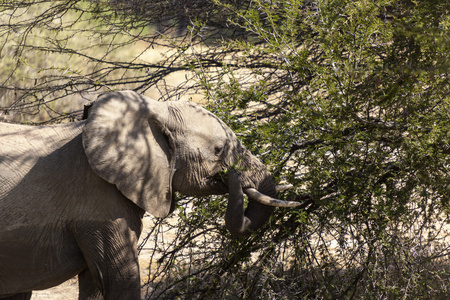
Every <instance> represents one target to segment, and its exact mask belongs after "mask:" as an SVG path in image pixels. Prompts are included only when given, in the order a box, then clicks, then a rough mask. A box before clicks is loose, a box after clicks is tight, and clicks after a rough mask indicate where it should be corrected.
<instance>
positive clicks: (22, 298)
mask: <svg viewBox="0 0 450 300" xmlns="http://www.w3.org/2000/svg"><path fill="white" fill-rule="evenodd" d="M30 299H31V291H30V292H26V293H20V294H15V295H13V296H8V297H6V298H0V300H30Z"/></svg>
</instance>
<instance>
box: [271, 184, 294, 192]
mask: <svg viewBox="0 0 450 300" xmlns="http://www.w3.org/2000/svg"><path fill="white" fill-rule="evenodd" d="M293 187H294V186H293V185H292V184H285V185H277V186H275V191H277V192H284V191H287V190H290V189H292V188H293Z"/></svg>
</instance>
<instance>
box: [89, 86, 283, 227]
mask: <svg viewBox="0 0 450 300" xmlns="http://www.w3.org/2000/svg"><path fill="white" fill-rule="evenodd" d="M83 146H84V149H85V153H86V156H87V158H88V161H89V164H90V165H91V167H92V169H93V170H94V172H95V173H97V175H99V176H100V177H102V178H103V179H105V180H106V181H108V182H110V183H112V184H115V185H116V186H117V188H118V189H119V190H120V191H121V192H122V194H124V195H125V196H126V197H127V198H129V199H130V200H132V201H133V202H134V203H136V204H137V205H138V206H139V207H141V208H142V209H144V210H146V211H148V212H149V213H151V214H153V215H154V216H157V217H165V216H167V215H168V214H169V212H171V210H172V209H173V207H174V205H173V192H181V193H183V194H185V195H196V196H201V195H213V194H216V195H218V194H225V193H227V192H228V193H229V195H230V196H229V202H228V207H227V213H226V217H225V220H226V225H227V228H228V229H229V230H230V232H231V233H232V234H234V235H245V234H247V233H248V232H249V231H250V230H254V229H257V228H259V227H261V226H262V225H263V224H264V223H265V222H266V221H267V220H268V218H269V216H270V214H271V213H272V211H273V207H272V206H268V205H266V204H270V203H271V202H276V200H275V199H272V198H267V197H266V196H264V195H267V196H270V197H274V196H275V193H276V187H275V184H274V182H273V178H272V176H271V175H270V174H269V172H268V171H267V169H266V168H265V166H264V165H263V164H262V163H261V162H260V161H259V160H258V159H257V158H256V157H255V156H253V155H252V154H251V153H250V152H249V151H248V150H247V149H245V147H244V146H242V145H241V143H240V142H239V140H238V139H237V138H236V136H235V134H234V133H233V131H232V130H231V129H230V128H229V127H228V126H226V125H225V124H224V123H223V122H222V121H221V120H219V119H218V118H217V117H215V116H214V115H213V114H211V113H209V112H208V111H206V110H204V109H203V108H201V107H200V106H198V105H196V104H193V103H190V102H158V101H154V100H152V99H150V98H147V97H145V96H142V95H139V94H137V93H135V92H132V91H123V92H114V93H107V94H103V95H101V96H100V97H99V99H98V100H97V101H96V102H95V103H94V105H93V107H92V108H91V109H90V111H89V117H88V119H87V121H86V125H85V128H84V131H83ZM243 191H245V192H247V193H248V195H249V199H250V201H249V205H248V208H247V210H246V211H245V212H244V207H243ZM258 191H259V192H260V193H262V194H264V195H262V194H259V193H258ZM255 195H256V196H255ZM264 198H267V199H268V200H267V199H266V200H267V201H266V203H265V204H261V203H260V202H257V201H256V200H257V199H264Z"/></svg>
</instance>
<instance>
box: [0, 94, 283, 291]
mask: <svg viewBox="0 0 450 300" xmlns="http://www.w3.org/2000/svg"><path fill="white" fill-rule="evenodd" d="M230 167H234V169H233V168H231V171H230V172H229V173H228V175H224V174H223V172H222V173H221V174H218V173H219V172H221V171H224V170H227V169H230ZM235 169H236V170H237V171H235ZM239 170H241V171H239ZM0 182H1V185H0V298H2V297H9V298H8V299H29V297H30V296H31V290H39V289H46V288H50V287H52V286H55V285H57V284H60V283H62V282H63V281H65V280H67V279H69V278H71V277H73V276H74V275H77V274H79V289H80V293H79V299H140V280H139V266H138V257H137V249H136V244H137V241H138V238H139V234H140V232H141V227H142V223H141V218H142V216H143V214H144V211H148V212H149V213H151V214H153V215H154V216H156V217H165V216H167V215H168V214H169V213H170V212H171V211H172V210H173V208H174V198H173V192H175V191H177V192H181V193H183V194H185V195H196V196H201V195H212V194H215V195H219V194H225V193H229V200H228V206H227V212H226V216H225V220H226V226H227V228H228V229H229V231H230V232H231V233H232V234H233V235H236V236H243V235H246V234H248V233H249V232H250V231H252V230H255V229H257V228H259V227H261V226H262V225H263V224H264V223H265V222H266V221H267V220H268V218H269V216H270V214H271V212H272V211H273V208H272V207H267V206H264V205H262V204H259V203H257V202H255V201H249V205H248V208H247V209H246V211H245V212H244V208H243V194H242V188H243V187H253V188H256V189H257V190H259V191H260V192H262V193H264V194H266V195H269V196H272V197H273V196H275V186H274V183H273V180H272V177H271V176H270V174H269V173H268V171H267V170H266V168H265V167H264V165H262V163H261V162H259V161H258V159H257V158H256V157H254V156H253V155H251V153H250V152H249V151H248V150H246V149H245V148H244V147H243V146H242V145H241V144H240V142H239V141H238V139H237V138H236V136H235V134H234V133H233V132H232V131H231V129H230V128H228V127H227V126H226V125H225V124H224V123H223V122H221V121H220V120H219V119H218V118H217V117H215V116H214V115H213V114H211V113H209V112H208V111H206V110H204V109H202V108H201V107H199V106H197V105H195V104H192V103H188V102H157V101H154V100H151V99H149V98H147V97H145V96H141V95H139V94H136V93H134V92H131V91H124V92H115V93H108V94H104V95H102V96H100V97H99V99H98V100H97V101H96V102H95V103H94V106H93V107H92V108H91V110H90V111H89V117H88V119H87V120H84V121H80V122H75V123H70V124H64V125H54V126H41V127H34V126H23V125H13V124H6V123H0Z"/></svg>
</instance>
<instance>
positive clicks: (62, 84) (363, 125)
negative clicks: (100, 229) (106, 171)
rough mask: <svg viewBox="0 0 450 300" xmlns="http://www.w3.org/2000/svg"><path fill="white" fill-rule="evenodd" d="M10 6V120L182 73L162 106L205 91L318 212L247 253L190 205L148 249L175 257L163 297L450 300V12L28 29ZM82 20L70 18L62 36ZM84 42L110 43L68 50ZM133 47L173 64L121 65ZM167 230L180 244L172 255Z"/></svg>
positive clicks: (406, 6)
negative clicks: (82, 63) (65, 99)
mask: <svg viewBox="0 0 450 300" xmlns="http://www.w3.org/2000/svg"><path fill="white" fill-rule="evenodd" d="M10 2H11V3H13V2H14V4H9V6H8V7H5V4H2V10H4V11H10V12H11V13H10V15H9V19H10V20H13V19H14V18H16V17H17V18H18V19H17V21H16V22H15V23H14V24H11V23H13V22H10V23H6V21H5V18H2V22H3V25H2V26H1V27H0V30H1V31H0V32H1V33H0V34H1V35H2V36H3V37H6V38H7V39H8V42H9V41H11V38H12V37H14V41H16V42H15V43H13V46H6V45H9V44H8V43H4V44H3V45H4V46H3V48H2V52H3V53H5V51H6V50H5V49H15V50H14V51H15V53H16V56H12V55H6V56H7V57H8V59H10V60H12V61H14V60H15V64H13V65H14V67H13V68H12V69H9V70H10V71H11V72H13V73H12V74H15V75H16V76H17V78H16V77H14V76H10V77H8V78H6V79H5V78H3V77H2V88H3V90H6V91H7V93H9V94H8V95H9V96H11V95H12V94H13V93H14V95H15V96H14V97H15V98H14V102H13V105H12V106H11V105H10V104H8V105H9V106H8V108H6V107H3V108H2V109H3V110H12V109H15V108H17V107H18V106H17V105H18V103H22V104H24V103H26V104H27V105H29V106H30V105H34V106H33V107H38V106H37V103H44V104H45V103H51V102H52V101H54V100H57V99H59V98H60V97H62V95H64V96H65V95H78V94H80V92H82V91H83V92H84V91H97V90H102V89H119V88H124V87H127V88H134V89H136V90H138V91H141V92H145V91H147V90H148V89H149V88H150V87H152V86H154V85H157V84H158V83H160V82H161V81H164V80H165V78H166V76H167V75H169V74H170V73H172V72H180V71H183V72H185V73H184V74H186V80H187V81H193V83H191V84H186V85H182V86H175V87H174V88H169V87H167V85H166V84H163V85H162V86H163V87H165V88H164V89H163V90H162V91H161V92H162V95H161V97H162V98H163V99H167V98H169V97H171V98H176V97H179V96H180V95H181V94H183V93H187V92H189V91H191V90H194V91H195V92H198V91H199V90H201V91H202V92H203V93H204V95H205V98H206V99H207V102H206V103H205V104H206V106H207V108H208V109H209V110H211V111H212V112H214V113H215V114H217V115H219V116H220V117H221V118H222V119H223V120H224V121H225V122H227V123H228V124H229V125H230V126H231V127H232V128H233V129H234V130H235V131H236V132H237V133H238V135H239V137H240V138H241V140H242V142H243V143H244V144H245V145H246V146H247V147H248V148H249V149H250V150H251V151H252V152H253V153H255V154H256V155H258V156H259V157H260V159H261V160H262V161H263V162H264V163H265V164H266V165H268V166H269V167H270V168H271V170H272V172H273V174H274V175H275V177H276V178H277V180H278V181H288V182H290V183H292V184H294V186H295V190H294V191H291V192H286V193H285V194H284V195H280V196H284V197H287V198H289V197H293V198H296V199H297V200H298V201H302V202H304V205H302V206H301V207H300V208H299V209H278V210H277V211H276V213H275V214H274V216H273V218H272V219H271V222H270V224H269V225H268V226H267V227H266V228H265V230H264V231H263V232H258V233H255V234H254V235H252V236H251V237H249V238H246V239H238V240H236V239H231V238H230V236H229V235H228V233H227V232H226V230H225V229H224V228H223V222H222V221H221V220H222V217H223V215H224V210H225V203H224V200H223V199H222V198H220V197H217V198H215V197H208V198H197V199H184V198H183V199H180V201H179V207H178V208H177V210H176V211H175V214H176V215H177V217H178V219H177V222H176V224H173V222H172V223H169V222H168V220H161V221H158V222H159V223H160V225H161V226H157V227H155V229H154V232H152V234H151V235H150V236H148V239H149V241H147V244H146V245H145V246H144V247H146V248H151V249H153V250H154V253H155V255H157V254H158V255H160V257H161V258H160V259H159V260H158V262H159V265H158V267H157V268H155V269H151V270H150V271H149V272H150V275H149V279H150V280H149V282H147V283H146V284H145V288H146V289H147V290H148V295H147V296H148V297H149V298H164V297H165V298H167V299H169V298H170V299H173V298H175V297H179V298H180V299H197V298H202V299H203V298H207V299H225V298H226V299H228V298H230V299H234V298H247V299H266V298H270V299H297V298H299V299H302V298H303V299H310V298H318V299H323V298H325V299H330V298H338V299H342V298H363V299H379V298H385V299H398V298H403V299H417V298H424V299H439V298H441V299H446V298H448V296H449V295H450V291H449V290H448V285H447V282H448V280H449V279H450V269H449V266H448V255H449V246H450V244H449V240H448V237H449V236H448V235H449V232H448V224H449V222H450V218H449V215H448V213H449V197H450V195H449V193H450V192H449V191H450V187H449V185H450V179H449V175H448V174H449V173H450V170H449V166H450V163H449V154H450V133H449V132H450V128H449V127H450V126H449V122H448V120H449V117H450V100H449V96H448V95H450V89H449V86H450V85H449V56H448V53H450V49H449V48H450V41H449V25H450V18H449V4H448V2H447V1H438V0H427V1H408V0H393V1H387V0H383V1H365V0H358V1H348V0H317V1H311V0H310V1H308V0H305V1H296V0H293V1H286V0H283V1H282V0H279V1H276V0H274V1H260V0H257V1H240V2H239V1H220V0H213V1H206V0H203V1H200V0H198V1H180V2H176V1H175V2H170V1H143V2H139V3H140V4H136V3H137V2H136V1H129V2H128V1H120V0H116V1H112V0H111V1H91V2H82V1H52V2H51V3H52V4H51V5H50V4H47V5H48V6H47V8H46V9H45V10H44V11H45V13H44V15H43V16H42V15H41V19H39V18H38V19H37V21H33V20H36V17H35V19H27V20H25V21H19V20H22V19H21V18H20V16H21V14H20V13H18V12H21V9H25V8H19V7H20V6H22V7H24V6H26V5H31V4H32V3H33V2H34V1H29V2H23V1H21V2H20V3H24V4H19V2H17V3H16V2H15V1H10ZM40 2H45V1H40ZM237 2H239V3H237ZM190 3H192V6H189V5H190ZM188 4H189V5H188ZM40 5H42V4H40ZM170 5H175V6H173V7H172V6H170ZM31 7H34V6H31ZM202 7H203V9H202ZM146 8H148V9H146ZM168 8H170V9H168ZM6 9H8V10H6ZM29 9H31V8H29ZM57 9H58V10H59V15H57V16H58V17H54V18H53V19H51V20H52V23H51V24H53V25H52V26H49V25H48V24H49V23H45V22H44V21H45V20H47V18H50V17H49V16H50V15H54V14H55V11H58V10H57ZM69 11H70V12H71V16H72V17H71V18H72V19H71V20H72V21H67V22H66V21H64V22H63V21H61V22H62V23H58V22H59V20H63V19H64V18H63V17H64V16H65V15H66V14H67V13H68V12H69ZM74 12H75V15H72V14H73V13H74ZM76 14H78V15H76ZM73 16H76V17H73ZM153 17H154V18H153ZM55 20H58V22H56V23H57V24H63V25H60V26H59V25H58V26H57V25H54V24H55ZM80 22H82V25H79V23H80ZM5 24H6V25H5ZM158 24H162V25H158ZM158 26H162V27H158ZM81 28H83V30H80V29H81ZM44 29H45V30H48V31H49V32H52V34H54V35H48V36H47V41H48V42H46V43H45V44H44V45H41V44H39V43H38V42H36V41H35V40H34V39H32V38H31V33H32V32H35V31H36V30H44ZM13 32H15V33H16V35H14V34H13ZM63 32H64V34H63ZM66 32H69V34H67V33H66ZM75 35H83V36H86V37H90V38H91V39H93V40H95V41H98V43H97V44H96V45H95V46H93V47H90V46H82V45H80V44H78V43H76V45H71V44H70V40H71V39H69V38H68V37H71V38H72V37H74V36H75ZM58 39H59V40H60V41H59V42H57V41H58ZM102 41H103V42H102ZM137 42H141V43H145V44H146V48H145V49H148V48H150V47H155V46H161V47H162V46H164V47H167V48H168V49H169V48H170V49H171V51H168V52H167V53H168V54H167V55H166V56H164V57H163V58H162V59H161V60H160V61H158V62H153V63H148V62H145V61H143V60H141V59H140V58H139V57H140V56H139V55H140V54H139V53H137V54H134V55H130V58H128V57H125V56H123V57H122V56H114V53H116V51H117V49H120V48H122V47H127V46H128V47H129V46H133V45H136V43H137ZM97 46H98V47H101V48H97ZM7 47H12V48H7ZM99 49H107V50H103V51H106V52H101V53H99ZM128 49H130V48H128ZM9 51H12V50H9ZM32 51H33V52H34V51H38V53H58V55H61V54H63V55H68V56H69V57H72V58H74V57H78V58H80V57H81V58H83V59H85V60H86V61H87V62H89V64H92V68H91V69H87V70H83V71H82V72H81V71H80V72H78V71H77V72H74V71H71V74H68V73H67V71H68V70H73V68H72V67H69V68H67V69H64V67H65V66H66V67H67V65H65V64H64V63H62V64H61V65H58V67H56V68H53V69H52V66H48V65H45V66H40V67H38V68H35V69H39V72H36V74H29V73H28V74H25V75H22V77H23V80H22V81H20V80H19V79H18V78H19V77H21V76H18V73H20V72H21V69H22V68H25V67H26V66H24V65H23V64H22V63H20V62H22V61H26V62H27V63H28V65H33V66H34V65H35V63H30V60H31V58H25V59H24V57H27V55H28V54H29V53H31V52H32ZM100 51H101V50H100ZM9 53H10V52H9ZM141 53H143V52H141ZM3 55H5V54H3ZM63 70H64V71H63ZM47 71H51V72H52V73H51V75H48V74H47ZM69 73H70V72H69ZM13 79H14V80H13ZM30 83H31V84H30ZM55 95H59V96H55ZM163 224H164V227H162V225H163ZM157 230H161V231H162V232H159V233H158V232H157ZM167 230H168V231H173V232H175V238H174V239H173V240H172V241H171V242H162V241H161V234H162V233H163V232H164V231H167ZM152 279H153V280H152Z"/></svg>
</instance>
